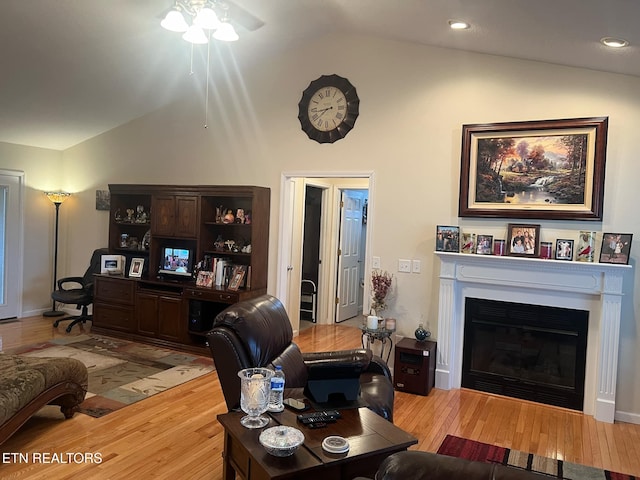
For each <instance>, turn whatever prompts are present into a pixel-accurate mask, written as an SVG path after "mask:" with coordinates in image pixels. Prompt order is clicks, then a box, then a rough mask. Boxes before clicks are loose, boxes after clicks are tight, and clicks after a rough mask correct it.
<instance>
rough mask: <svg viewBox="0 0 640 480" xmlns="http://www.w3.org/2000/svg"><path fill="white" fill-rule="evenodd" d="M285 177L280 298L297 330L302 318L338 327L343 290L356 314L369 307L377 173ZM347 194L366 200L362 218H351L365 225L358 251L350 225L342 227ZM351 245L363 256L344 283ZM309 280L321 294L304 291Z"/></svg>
mask: <svg viewBox="0 0 640 480" xmlns="http://www.w3.org/2000/svg"><path fill="white" fill-rule="evenodd" d="M282 179H283V181H282V189H281V202H280V220H281V221H280V233H279V252H278V269H277V277H278V278H277V287H276V296H277V297H278V298H279V299H280V300H281V301H282V302H283V304H284V305H285V307H286V309H287V312H288V314H289V318H290V319H291V323H292V327H293V330H294V332H296V333H297V332H298V331H299V330H300V327H301V319H303V322H304V323H306V324H308V325H311V324H313V323H319V324H331V323H334V322H335V321H336V319H337V318H339V317H337V315H338V312H339V311H340V309H339V306H340V301H341V295H342V292H343V291H345V292H347V293H349V295H350V296H349V297H348V298H349V303H350V304H352V305H353V304H354V303H355V305H356V309H357V310H356V312H361V311H362V309H363V308H368V305H364V304H363V302H364V299H366V298H368V290H369V288H368V285H367V282H364V280H363V279H364V278H366V275H367V272H368V270H369V269H370V265H369V262H368V255H367V254H366V252H367V251H368V250H369V242H370V237H371V235H370V232H371V230H372V229H371V227H372V225H371V221H370V218H371V216H370V214H371V212H372V207H373V201H372V200H373V198H374V195H373V173H372V172H362V173H353V174H344V173H322V174H315V173H306V174H305V173H303V174H300V173H296V174H287V173H284V174H283V177H282ZM308 187H310V188H308ZM345 193H346V194H347V195H349V194H351V195H352V196H353V194H360V195H361V197H362V198H360V199H359V200H358V202H359V206H358V207H357V208H356V207H353V208H352V210H353V211H355V210H357V211H358V212H359V214H358V215H357V217H358V218H357V220H356V219H353V218H351V219H350V220H349V221H350V222H351V224H352V225H356V224H357V223H358V222H359V225H360V229H359V230H358V232H359V234H360V235H359V237H357V238H358V239H359V241H358V243H357V246H356V247H357V248H356V247H354V246H353V236H351V235H346V233H345V228H346V227H345V226H343V225H342V222H343V218H346V217H343V215H342V214H341V208H340V206H341V202H343V201H344V199H343V196H344V195H345ZM307 194H309V196H310V200H309V202H307ZM365 199H366V200H367V202H366V205H367V207H366V209H365V208H364V200H365ZM318 202H319V203H318ZM363 213H367V214H369V215H368V216H367V223H366V228H362V227H363V223H362V222H363ZM351 230H353V228H351ZM346 241H351V242H352V243H351V244H350V245H349V246H348V248H347V249H348V250H349V252H350V253H351V252H355V251H357V253H358V255H359V257H358V260H356V263H357V267H356V268H352V269H351V271H350V274H349V277H348V279H347V280H348V281H347V282H344V279H345V278H346V277H345V276H344V275H342V276H341V275H340V274H339V271H340V270H339V269H340V255H338V253H339V251H340V250H341V243H344V242H346ZM343 250H344V249H343ZM354 258H355V257H354ZM316 268H317V274H316ZM355 272H357V273H355ZM316 275H317V277H316ZM316 278H317V282H316V280H315V279H316ZM303 280H311V281H313V282H314V283H315V295H309V293H308V292H312V293H313V290H314V289H313V286H312V285H310V284H308V283H307V282H304V284H305V285H306V287H304V288H305V289H303ZM339 283H340V284H339ZM307 288H308V290H307ZM342 298H344V297H342ZM304 300H306V301H304ZM314 300H315V305H314V304H313V301H314ZM305 310H312V311H313V317H314V318H313V319H312V320H304V319H305V318H307V319H308V318H309V317H310V316H311V315H312V314H311V312H308V311H305ZM356 315H357V313H356ZM352 316H353V315H352Z"/></svg>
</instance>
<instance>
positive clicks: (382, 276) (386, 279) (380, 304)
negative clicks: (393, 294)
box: [371, 270, 393, 315]
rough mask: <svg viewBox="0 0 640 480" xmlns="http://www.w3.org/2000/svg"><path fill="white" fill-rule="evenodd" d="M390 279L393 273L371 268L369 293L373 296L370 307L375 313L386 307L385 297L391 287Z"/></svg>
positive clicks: (391, 279)
mask: <svg viewBox="0 0 640 480" xmlns="http://www.w3.org/2000/svg"><path fill="white" fill-rule="evenodd" d="M392 281H393V275H392V274H390V273H389V272H387V271H386V270H373V271H372V272H371V295H372V297H373V298H372V300H371V309H372V310H375V314H376V315H378V314H380V312H381V311H382V310H384V309H385V308H387V304H386V298H387V294H388V293H389V290H390V289H391V283H392Z"/></svg>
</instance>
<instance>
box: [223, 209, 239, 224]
mask: <svg viewBox="0 0 640 480" xmlns="http://www.w3.org/2000/svg"><path fill="white" fill-rule="evenodd" d="M235 219H236V217H234V216H233V212H232V211H231V209H229V210H227V214H226V215H225V216H224V218H223V219H222V223H233V222H234V220H235Z"/></svg>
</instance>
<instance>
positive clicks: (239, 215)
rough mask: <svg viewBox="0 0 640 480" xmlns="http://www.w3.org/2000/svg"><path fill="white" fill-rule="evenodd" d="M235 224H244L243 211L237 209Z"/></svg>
mask: <svg viewBox="0 0 640 480" xmlns="http://www.w3.org/2000/svg"><path fill="white" fill-rule="evenodd" d="M236 223H244V209H243V208H239V209H238V211H237V212H236Z"/></svg>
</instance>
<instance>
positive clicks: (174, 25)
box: [160, 10, 189, 32]
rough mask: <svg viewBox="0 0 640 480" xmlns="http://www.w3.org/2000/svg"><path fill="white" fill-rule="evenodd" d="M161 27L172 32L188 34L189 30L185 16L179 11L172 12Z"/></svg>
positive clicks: (161, 23)
mask: <svg viewBox="0 0 640 480" xmlns="http://www.w3.org/2000/svg"><path fill="white" fill-rule="evenodd" d="M160 26H162V27H163V28H166V29H167V30H169V31H171V32H186V31H187V30H188V29H189V25H187V22H186V21H185V19H184V16H183V15H182V13H180V12H179V11H178V10H170V11H169V12H168V13H167V15H166V16H165V17H164V19H163V20H162V21H161V22H160Z"/></svg>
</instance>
